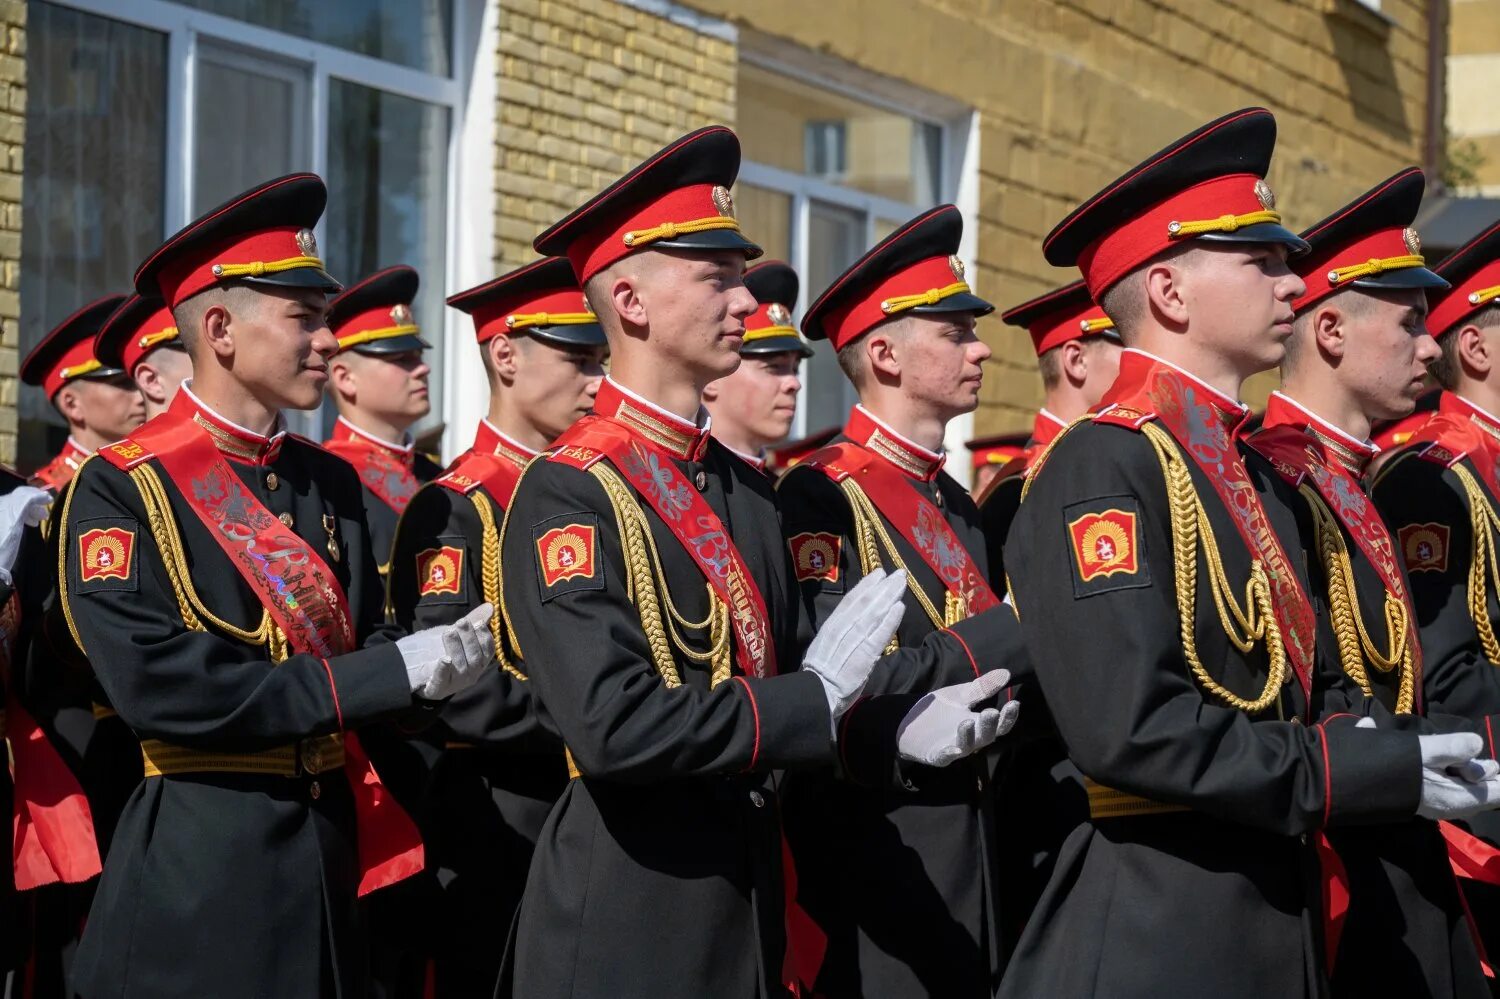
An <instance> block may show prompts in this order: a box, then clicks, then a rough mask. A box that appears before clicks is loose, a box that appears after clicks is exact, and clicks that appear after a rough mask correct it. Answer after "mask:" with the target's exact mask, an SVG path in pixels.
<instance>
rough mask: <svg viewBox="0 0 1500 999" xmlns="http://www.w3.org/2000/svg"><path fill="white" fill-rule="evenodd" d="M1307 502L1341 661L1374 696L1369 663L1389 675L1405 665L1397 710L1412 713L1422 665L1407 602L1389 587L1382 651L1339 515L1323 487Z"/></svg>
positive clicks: (1306, 490)
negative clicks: (1368, 623) (1363, 607)
mask: <svg viewBox="0 0 1500 999" xmlns="http://www.w3.org/2000/svg"><path fill="white" fill-rule="evenodd" d="M1299 491H1300V492H1301V493H1302V495H1303V498H1304V499H1305V500H1306V501H1307V505H1308V507H1309V509H1311V511H1312V515H1313V525H1314V527H1315V528H1316V533H1317V543H1318V554H1319V556H1320V557H1321V558H1322V560H1323V573H1324V576H1325V577H1327V581H1328V616H1329V618H1330V619H1331V623H1332V625H1333V634H1334V637H1335V639H1337V641H1338V646H1339V661H1340V663H1341V664H1342V665H1343V668H1344V672H1345V673H1347V674H1348V675H1349V678H1350V679H1351V680H1353V681H1354V682H1355V683H1357V684H1359V689H1360V690H1363V691H1364V692H1365V695H1366V696H1373V695H1374V689H1373V687H1372V686H1371V683H1370V678H1369V675H1368V674H1367V673H1366V672H1365V663H1366V661H1368V662H1369V664H1370V665H1371V666H1372V667H1374V668H1375V669H1376V670H1377V671H1378V672H1381V673H1389V672H1390V671H1391V670H1393V669H1395V668H1397V667H1398V666H1399V667H1400V669H1401V672H1400V674H1399V677H1400V680H1399V684H1398V687H1397V692H1396V713H1397V714H1401V715H1405V714H1411V712H1412V708H1413V707H1414V706H1415V704H1416V694H1417V684H1416V668H1415V667H1416V664H1415V662H1414V661H1413V654H1412V648H1411V643H1410V640H1409V639H1410V628H1411V622H1410V619H1409V618H1408V616H1407V613H1406V606H1405V605H1404V604H1403V603H1402V602H1401V601H1400V600H1399V599H1397V598H1396V596H1395V595H1394V594H1392V593H1391V592H1390V591H1389V590H1386V591H1385V626H1386V634H1387V636H1389V646H1388V647H1387V649H1386V650H1385V651H1384V652H1382V651H1380V650H1379V649H1377V648H1376V646H1375V641H1374V639H1372V638H1371V637H1370V633H1369V631H1368V630H1367V629H1366V628H1365V621H1364V615H1363V614H1362V613H1361V612H1360V609H1359V596H1358V593H1359V591H1358V589H1357V587H1356V584H1355V581H1354V565H1353V563H1352V562H1351V561H1350V560H1349V549H1348V546H1347V545H1345V544H1344V531H1343V528H1342V527H1340V526H1339V522H1338V518H1336V517H1335V516H1334V515H1333V511H1332V510H1330V509H1329V508H1328V505H1327V504H1326V503H1324V502H1323V497H1322V496H1320V495H1318V492H1317V490H1315V489H1313V488H1311V487H1310V486H1307V485H1305V484H1304V485H1302V486H1301V487H1300V489H1299Z"/></svg>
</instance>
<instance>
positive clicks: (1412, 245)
mask: <svg viewBox="0 0 1500 999" xmlns="http://www.w3.org/2000/svg"><path fill="white" fill-rule="evenodd" d="M1401 241H1402V242H1403V243H1405V244H1406V252H1407V253H1410V254H1411V255H1412V256H1416V255H1417V254H1419V253H1421V252H1422V237H1421V236H1419V235H1417V230H1415V229H1412V228H1409V227H1408V228H1406V229H1403V230H1401Z"/></svg>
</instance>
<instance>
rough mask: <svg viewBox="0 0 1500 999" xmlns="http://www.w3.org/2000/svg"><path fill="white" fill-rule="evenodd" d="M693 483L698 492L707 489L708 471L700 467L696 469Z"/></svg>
mask: <svg viewBox="0 0 1500 999" xmlns="http://www.w3.org/2000/svg"><path fill="white" fill-rule="evenodd" d="M693 485H695V486H697V487H698V491H699V492H700V493H701V492H702V491H703V490H705V489H707V488H708V473H706V472H704V471H703V469H701V468H700V469H698V474H697V475H695V476H693Z"/></svg>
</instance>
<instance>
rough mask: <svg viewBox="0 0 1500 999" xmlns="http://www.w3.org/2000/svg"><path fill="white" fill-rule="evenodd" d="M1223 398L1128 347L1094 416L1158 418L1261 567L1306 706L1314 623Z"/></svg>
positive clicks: (1118, 421) (1136, 424)
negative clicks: (1243, 456)
mask: <svg viewBox="0 0 1500 999" xmlns="http://www.w3.org/2000/svg"><path fill="white" fill-rule="evenodd" d="M1220 398H1221V397H1217V396H1216V395H1215V394H1213V393H1212V391H1211V390H1210V389H1208V388H1207V387H1206V386H1203V385H1199V384H1197V383H1195V382H1194V381H1193V380H1192V379H1191V378H1189V377H1188V376H1186V375H1184V374H1182V373H1181V372H1178V371H1177V370H1175V369H1173V368H1172V367H1171V366H1169V365H1167V364H1164V363H1161V362H1158V361H1156V360H1154V359H1153V358H1151V357H1149V356H1148V355H1146V354H1142V353H1140V352H1138V351H1131V350H1127V351H1125V353H1124V354H1122V355H1121V357H1120V377H1119V379H1118V380H1117V381H1116V382H1115V383H1114V385H1113V386H1111V387H1110V390H1109V391H1108V392H1107V393H1106V394H1105V396H1104V398H1103V399H1102V400H1101V401H1100V409H1099V413H1098V415H1097V416H1095V417H1094V419H1095V421H1096V422H1100V423H1112V424H1114V425H1116V426H1122V427H1129V428H1130V429H1132V430H1140V429H1141V427H1143V426H1145V425H1146V424H1147V423H1149V422H1150V421H1151V420H1157V421H1159V422H1160V423H1161V425H1162V427H1163V428H1164V429H1165V430H1166V431H1167V432H1168V433H1170V434H1171V435H1172V437H1173V438H1174V439H1175V440H1176V441H1177V442H1178V444H1179V445H1180V446H1181V448H1182V450H1184V451H1186V452H1187V453H1188V455H1189V456H1190V460H1191V461H1192V462H1193V463H1194V464H1196V465H1197V466H1198V467H1199V468H1200V469H1201V470H1202V471H1203V473H1204V475H1205V477H1206V478H1207V479H1208V481H1209V483H1210V484H1211V485H1212V487H1213V490H1214V492H1215V494H1217V495H1218V497H1219V500H1220V502H1222V503H1223V504H1224V507H1225V509H1227V510H1228V511H1229V513H1230V516H1231V518H1232V519H1233V521H1234V526H1235V528H1236V529H1237V530H1238V532H1239V535H1240V539H1241V540H1242V541H1243V542H1244V544H1245V547H1246V548H1247V549H1248V550H1249V551H1250V552H1251V553H1252V554H1254V555H1255V556H1257V557H1258V558H1259V559H1260V561H1261V563H1262V565H1264V566H1265V570H1266V576H1267V578H1268V579H1269V581H1270V584H1271V609H1272V613H1274V614H1275V616H1276V623H1277V624H1278V625H1279V626H1280V628H1281V634H1282V636H1283V638H1284V639H1285V643H1286V652H1287V659H1288V660H1289V661H1290V662H1291V664H1292V669H1293V671H1294V672H1295V673H1296V674H1297V681H1298V682H1299V683H1300V684H1301V685H1302V694H1303V697H1304V699H1306V700H1308V702H1309V704H1310V703H1311V699H1310V695H1311V692H1312V670H1313V663H1314V657H1315V655H1316V646H1315V642H1316V636H1317V618H1316V617H1315V616H1314V615H1313V609H1312V603H1311V602H1310V601H1309V600H1308V597H1307V594H1306V593H1304V592H1303V591H1302V587H1301V586H1299V585H1298V584H1297V577H1296V574H1295V573H1294V572H1293V570H1292V561H1291V559H1290V558H1288V557H1287V553H1286V549H1285V548H1284V547H1283V546H1282V544H1281V541H1280V539H1278V538H1277V537H1276V533H1275V532H1274V531H1273V530H1271V524H1270V522H1269V521H1268V520H1267V519H1266V511H1265V507H1263V506H1262V505H1261V502H1260V497H1259V496H1258V495H1257V494H1256V492H1255V486H1254V484H1253V483H1251V481H1250V475H1249V473H1248V472H1246V471H1245V463H1244V461H1243V460H1242V459H1241V458H1240V454H1239V451H1238V450H1237V449H1236V447H1235V437H1234V434H1233V432H1232V431H1233V429H1234V424H1235V423H1237V422H1238V421H1239V420H1241V419H1242V416H1243V414H1242V412H1241V411H1239V410H1229V409H1228V408H1227V404H1226V403H1225V402H1222V401H1220Z"/></svg>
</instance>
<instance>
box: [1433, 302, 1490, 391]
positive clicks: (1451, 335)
mask: <svg viewBox="0 0 1500 999" xmlns="http://www.w3.org/2000/svg"><path fill="white" fill-rule="evenodd" d="M1465 326H1478V327H1479V328H1481V329H1488V328H1490V327H1492V326H1500V304H1495V305H1486V306H1485V307H1484V308H1482V309H1480V310H1479V311H1478V312H1476V313H1474V314H1473V315H1471V316H1469V317H1467V318H1466V319H1464V320H1463V321H1462V322H1459V323H1455V324H1454V325H1453V326H1451V327H1450V328H1449V329H1448V330H1447V331H1446V332H1444V333H1443V335H1442V336H1440V337H1438V342H1437V344H1438V356H1437V359H1436V360H1434V361H1433V362H1432V363H1431V364H1429V365H1428V366H1427V370H1428V371H1430V372H1432V378H1433V381H1435V382H1437V383H1438V384H1439V385H1440V386H1442V387H1443V388H1445V389H1447V390H1448V391H1450V392H1451V391H1453V390H1454V389H1455V388H1457V387H1458V376H1459V375H1461V374H1463V370H1464V368H1463V363H1462V362H1461V361H1460V360H1459V359H1458V331H1459V330H1461V329H1463V328H1464V327H1465Z"/></svg>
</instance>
